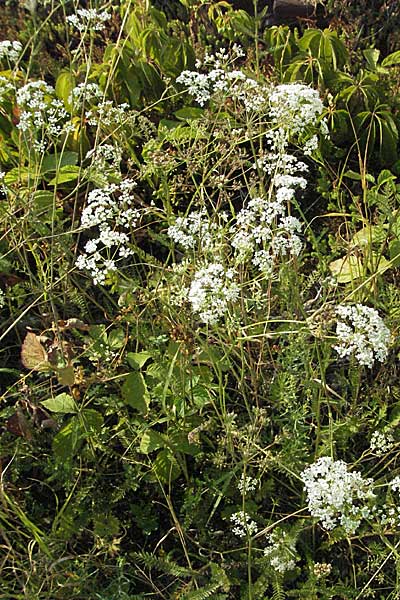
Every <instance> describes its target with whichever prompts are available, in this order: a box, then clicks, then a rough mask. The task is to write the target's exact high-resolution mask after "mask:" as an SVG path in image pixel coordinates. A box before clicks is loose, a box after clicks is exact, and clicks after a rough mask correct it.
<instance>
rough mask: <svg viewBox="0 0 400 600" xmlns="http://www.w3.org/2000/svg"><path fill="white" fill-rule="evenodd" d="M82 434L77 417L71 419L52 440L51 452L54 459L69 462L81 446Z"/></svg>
mask: <svg viewBox="0 0 400 600" xmlns="http://www.w3.org/2000/svg"><path fill="white" fill-rule="evenodd" d="M82 433H83V430H82V425H81V423H80V420H79V418H78V417H77V416H74V417H72V418H71V419H70V420H69V421H68V423H67V424H66V425H65V427H63V428H62V429H61V431H59V432H58V433H57V435H56V436H55V437H54V439H53V452H54V454H55V455H56V457H57V458H59V459H60V460H62V461H63V462H64V461H65V462H68V461H70V460H71V459H72V458H73V456H74V454H75V451H76V450H78V448H79V446H80V445H81V442H82Z"/></svg>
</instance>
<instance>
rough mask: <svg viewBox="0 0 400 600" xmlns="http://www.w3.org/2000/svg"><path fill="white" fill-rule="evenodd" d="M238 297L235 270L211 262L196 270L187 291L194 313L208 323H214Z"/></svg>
mask: <svg viewBox="0 0 400 600" xmlns="http://www.w3.org/2000/svg"><path fill="white" fill-rule="evenodd" d="M238 297H239V286H238V285H237V283H236V281H235V271H234V270H233V269H225V268H224V267H223V266H222V264H220V263H211V264H208V265H206V266H205V267H203V268H202V269H200V270H199V271H197V272H196V274H195V276H194V278H193V281H192V284H191V286H190V288H189V290H188V292H187V298H188V300H189V302H190V303H191V305H192V310H193V312H194V313H197V314H198V315H199V318H200V319H201V320H202V321H203V322H204V323H207V324H208V325H215V323H217V322H218V321H219V320H220V319H221V318H222V317H223V316H224V315H225V314H226V313H227V312H228V310H229V305H230V304H231V303H232V302H235V301H236V300H237V299H238Z"/></svg>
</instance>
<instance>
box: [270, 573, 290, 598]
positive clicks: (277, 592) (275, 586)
mask: <svg viewBox="0 0 400 600" xmlns="http://www.w3.org/2000/svg"><path fill="white" fill-rule="evenodd" d="M272 590H273V592H272V596H271V600H286V594H285V591H284V589H283V586H282V579H281V577H279V576H276V577H274V579H273V581H272Z"/></svg>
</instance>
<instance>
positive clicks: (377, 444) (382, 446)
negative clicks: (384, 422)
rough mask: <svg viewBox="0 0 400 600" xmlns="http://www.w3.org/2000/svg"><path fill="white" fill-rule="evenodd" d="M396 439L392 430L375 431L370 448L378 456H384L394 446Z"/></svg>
mask: <svg viewBox="0 0 400 600" xmlns="http://www.w3.org/2000/svg"><path fill="white" fill-rule="evenodd" d="M394 443H395V442H394V437H393V435H392V432H391V430H386V431H385V430H384V431H374V432H373V434H372V435H371V441H370V444H369V447H370V449H371V452H373V453H374V454H376V455H377V456H383V455H384V454H386V452H388V451H389V450H391V449H392V448H393V446H394Z"/></svg>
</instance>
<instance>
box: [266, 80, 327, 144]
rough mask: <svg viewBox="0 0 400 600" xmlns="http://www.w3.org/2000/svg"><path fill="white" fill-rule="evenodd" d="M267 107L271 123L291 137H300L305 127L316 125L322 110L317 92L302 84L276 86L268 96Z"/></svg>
mask: <svg viewBox="0 0 400 600" xmlns="http://www.w3.org/2000/svg"><path fill="white" fill-rule="evenodd" d="M269 106H270V109H269V115H270V117H271V120H272V122H273V123H276V124H277V125H278V126H279V127H283V128H284V129H285V130H287V131H288V132H290V135H292V136H293V135H295V136H298V135H301V134H302V133H303V132H304V130H305V129H306V128H307V127H309V126H310V125H316V123H317V120H318V118H319V117H320V115H321V114H322V112H323V110H324V105H323V103H322V100H321V98H320V97H319V93H318V92H317V90H313V89H312V88H310V87H309V86H307V85H304V84H303V83H285V84H282V85H278V86H277V87H276V88H275V89H274V90H273V91H272V92H271V94H270V97H269ZM313 145H315V142H314V141H313V142H312V146H313ZM312 146H311V147H312Z"/></svg>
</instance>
